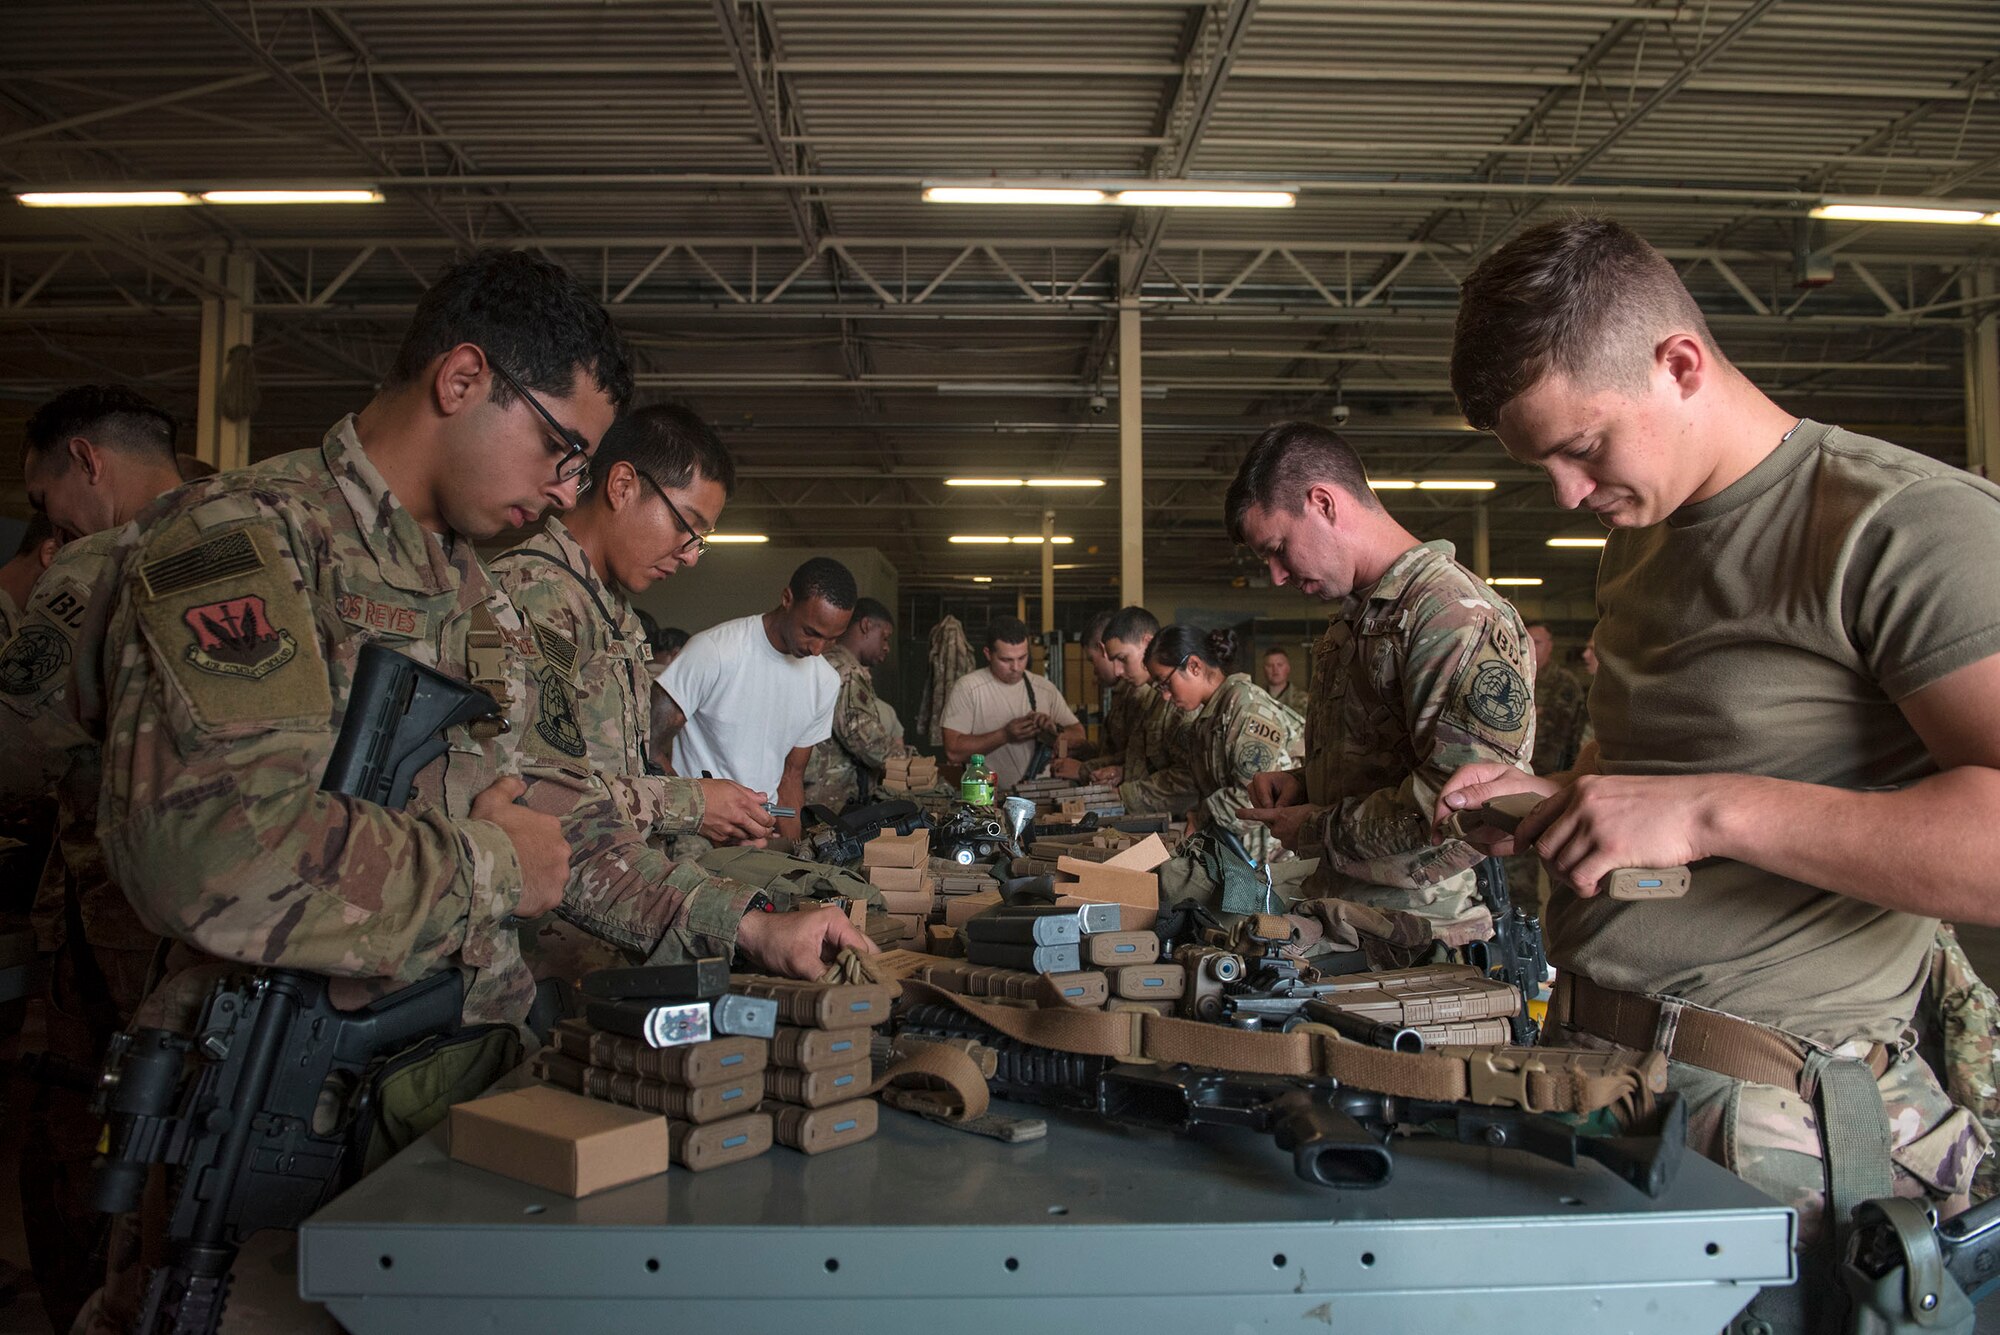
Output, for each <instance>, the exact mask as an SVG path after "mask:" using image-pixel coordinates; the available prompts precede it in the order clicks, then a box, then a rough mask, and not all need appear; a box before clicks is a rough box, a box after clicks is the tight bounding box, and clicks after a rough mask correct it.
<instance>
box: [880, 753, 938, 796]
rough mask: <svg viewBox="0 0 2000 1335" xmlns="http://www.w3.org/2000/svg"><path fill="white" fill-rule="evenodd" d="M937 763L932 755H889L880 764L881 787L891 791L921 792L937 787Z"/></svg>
mask: <svg viewBox="0 0 2000 1335" xmlns="http://www.w3.org/2000/svg"><path fill="white" fill-rule="evenodd" d="M937 781H938V763H937V759H936V758H935V757H933V756H919V755H908V756H890V757H889V759H888V760H886V761H885V762H883V766H882V788H883V790H884V791H885V792H891V793H921V792H924V791H925V790H927V789H931V788H935V787H937Z"/></svg>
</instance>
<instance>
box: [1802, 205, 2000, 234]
mask: <svg viewBox="0 0 2000 1335" xmlns="http://www.w3.org/2000/svg"><path fill="white" fill-rule="evenodd" d="M1812 216H1813V217H1815V218H1826V219H1829V220H1832V221H1834V222H1890V223H1894V222H1904V223H1945V224H1948V225H1952V226H1958V227H1963V226H1965V225H1966V224H1968V223H1978V222H1992V221H1994V220H1995V219H1996V218H2000V214H1996V213H1995V212H1994V211H1993V210H1991V209H1971V208H1960V209H1954V208H1940V207H1938V206H1937V205H1935V204H1923V203H1907V204H1902V203H1890V202H1888V201H1886V200H1865V199H1860V200H1851V201H1848V202H1845V203H1835V202H1832V201H1829V202H1827V203H1825V204H1821V205H1820V206H1819V207H1818V208H1816V209H1814V210H1813V211H1812Z"/></svg>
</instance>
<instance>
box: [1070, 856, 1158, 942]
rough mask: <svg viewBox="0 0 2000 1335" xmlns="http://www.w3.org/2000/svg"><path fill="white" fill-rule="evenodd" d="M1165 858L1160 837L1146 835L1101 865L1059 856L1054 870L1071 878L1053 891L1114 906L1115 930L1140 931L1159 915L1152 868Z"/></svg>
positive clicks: (1155, 882) (1100, 863) (1156, 885)
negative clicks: (1118, 909) (1118, 911)
mask: <svg viewBox="0 0 2000 1335" xmlns="http://www.w3.org/2000/svg"><path fill="white" fill-rule="evenodd" d="M1167 856H1168V855H1167V846H1166V845H1165V844H1163V843H1161V842H1160V837H1159V836H1158V835H1156V834H1149V835H1147V836H1146V837H1145V838H1144V839H1142V840H1140V841H1139V842H1138V843H1136V844H1134V845H1132V847H1130V848H1128V849H1125V850H1124V851H1123V852H1120V853H1115V854H1113V855H1112V856H1111V857H1110V858H1107V859H1106V860H1105V861H1103V862H1090V861H1087V860H1085V859H1083V858H1076V857H1067V856H1065V857H1060V858H1057V859H1056V870H1057V871H1058V872H1059V873H1063V874H1066V875H1068V876H1069V877H1071V878H1072V879H1071V880H1069V881H1066V882H1058V883H1057V885H1056V889H1058V890H1060V891H1062V892H1063V894H1064V896H1065V897H1067V898H1072V899H1075V900H1077V901H1078V902H1080V903H1081V902H1089V901H1097V902H1109V903H1114V904H1117V905H1118V906H1119V908H1120V910H1121V912H1120V913H1119V921H1118V926H1119V928H1120V929H1121V930H1123V931H1127V932H1137V931H1143V930H1144V929H1146V928H1148V927H1151V926H1152V925H1153V922H1154V920H1155V919H1157V918H1158V917H1159V916H1160V878H1159V876H1158V875H1157V874H1156V873H1155V872H1154V870H1153V869H1154V868H1155V867H1158V866H1159V865H1160V864H1161V863H1162V862H1165V861H1166V860H1167ZM1056 902H1057V903H1062V902H1063V900H1060V899H1059V900H1057V901H1056Z"/></svg>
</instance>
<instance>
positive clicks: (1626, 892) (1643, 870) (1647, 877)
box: [1446, 793, 1693, 899]
mask: <svg viewBox="0 0 2000 1335" xmlns="http://www.w3.org/2000/svg"><path fill="white" fill-rule="evenodd" d="M1542 801H1543V799H1542V798H1541V797H1540V796H1538V795H1537V794H1534V793H1508V794H1506V795H1505V796H1503V797H1496V798H1494V799H1493V800H1492V801H1490V802H1488V803H1487V804H1486V805H1484V806H1481V807H1469V808H1467V809H1466V810H1464V811H1459V812H1455V813H1454V814H1453V815H1452V817H1451V819H1450V820H1449V821H1447V822H1446V824H1447V825H1448V826H1449V827H1450V828H1449V830H1448V831H1447V832H1448V833H1450V834H1452V835H1454V836H1456V837H1458V838H1460V839H1463V838H1464V837H1465V836H1466V835H1467V834H1468V833H1469V832H1470V831H1472V830H1473V829H1476V828H1477V827H1479V826H1482V825H1483V826H1485V827H1486V828H1487V829H1490V830H1498V831H1500V832H1501V833H1503V834H1512V833H1513V832H1514V831H1515V830H1516V829H1518V828H1520V824H1521V822H1522V821H1524V820H1526V819H1527V818H1528V814H1529V813H1530V812H1532V811H1533V810H1534V809H1535V808H1536V807H1538V806H1540V805H1541V804H1542ZM1692 880H1693V878H1692V877H1691V876H1690V875H1689V874H1688V869H1687V868H1686V867H1621V868H1619V869H1618V870H1617V871H1614V872H1612V873H1611V874H1610V875H1609V876H1606V877H1605V878H1604V892H1605V894H1607V895H1609V896H1610V897H1611V898H1612V899H1679V898H1680V897H1681V896H1682V895H1685V894H1686V893H1687V892H1688V886H1689V885H1690V884H1691V883H1692Z"/></svg>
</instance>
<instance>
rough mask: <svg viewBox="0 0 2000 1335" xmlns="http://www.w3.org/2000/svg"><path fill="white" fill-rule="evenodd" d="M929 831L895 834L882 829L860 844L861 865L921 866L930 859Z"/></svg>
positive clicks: (892, 831)
mask: <svg viewBox="0 0 2000 1335" xmlns="http://www.w3.org/2000/svg"><path fill="white" fill-rule="evenodd" d="M930 855H931V832H930V831H929V830H912V831H910V833H908V834H897V833H896V832H895V831H894V830H889V829H884V830H883V831H882V832H881V833H880V834H878V835H876V836H875V837H874V838H873V839H870V840H869V841H868V842H867V843H865V844H863V845H862V846H861V865H862V866H864V867H868V868H871V869H872V868H875V867H921V866H923V865H924V863H925V862H927V861H928V860H929V859H930Z"/></svg>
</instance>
